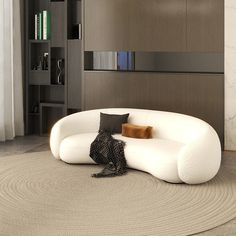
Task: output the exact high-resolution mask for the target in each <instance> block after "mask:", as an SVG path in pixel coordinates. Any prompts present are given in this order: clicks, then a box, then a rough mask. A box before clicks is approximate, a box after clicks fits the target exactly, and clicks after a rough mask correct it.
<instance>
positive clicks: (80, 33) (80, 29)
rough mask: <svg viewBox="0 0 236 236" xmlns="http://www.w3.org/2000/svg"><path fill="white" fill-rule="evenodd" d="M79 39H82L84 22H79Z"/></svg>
mask: <svg viewBox="0 0 236 236" xmlns="http://www.w3.org/2000/svg"><path fill="white" fill-rule="evenodd" d="M78 27H79V39H82V24H79V26H78Z"/></svg>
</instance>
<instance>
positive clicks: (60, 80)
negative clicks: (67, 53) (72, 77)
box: [56, 59, 64, 84]
mask: <svg viewBox="0 0 236 236" xmlns="http://www.w3.org/2000/svg"><path fill="white" fill-rule="evenodd" d="M56 73H57V84H64V59H58V60H57V70H56Z"/></svg>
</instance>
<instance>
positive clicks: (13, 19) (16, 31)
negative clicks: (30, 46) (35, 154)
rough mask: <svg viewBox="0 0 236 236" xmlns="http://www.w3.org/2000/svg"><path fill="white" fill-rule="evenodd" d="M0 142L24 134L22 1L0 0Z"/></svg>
mask: <svg viewBox="0 0 236 236" xmlns="http://www.w3.org/2000/svg"><path fill="white" fill-rule="evenodd" d="M0 30H1V33H0V141H5V140H10V139H13V138H14V137H15V136H16V135H23V134H24V122H23V81H22V49H21V19H20V1H18V0H1V1H0Z"/></svg>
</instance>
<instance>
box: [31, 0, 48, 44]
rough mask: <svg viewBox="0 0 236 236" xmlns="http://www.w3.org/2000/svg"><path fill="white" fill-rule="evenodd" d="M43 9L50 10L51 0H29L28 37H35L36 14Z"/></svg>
mask: <svg viewBox="0 0 236 236" xmlns="http://www.w3.org/2000/svg"><path fill="white" fill-rule="evenodd" d="M43 10H47V11H49V10H50V2H49V0H34V1H33V0H28V12H27V14H28V17H27V18H28V24H29V30H28V38H29V39H34V15H35V14H38V13H39V12H42V11H43Z"/></svg>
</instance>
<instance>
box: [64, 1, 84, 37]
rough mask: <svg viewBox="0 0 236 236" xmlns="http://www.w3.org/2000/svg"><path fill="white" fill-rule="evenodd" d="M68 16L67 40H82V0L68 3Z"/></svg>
mask: <svg viewBox="0 0 236 236" xmlns="http://www.w3.org/2000/svg"><path fill="white" fill-rule="evenodd" d="M67 16H68V20H67V29H68V31H67V38H68V39H82V36H83V34H82V31H83V29H82V24H81V23H82V3H81V1H80V0H71V1H68V8H67ZM79 25H80V26H79Z"/></svg>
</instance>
